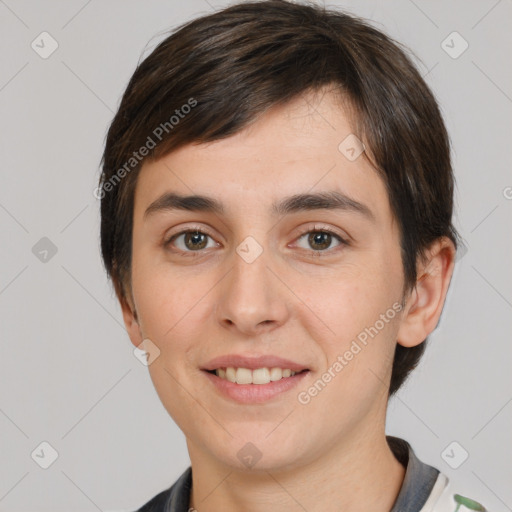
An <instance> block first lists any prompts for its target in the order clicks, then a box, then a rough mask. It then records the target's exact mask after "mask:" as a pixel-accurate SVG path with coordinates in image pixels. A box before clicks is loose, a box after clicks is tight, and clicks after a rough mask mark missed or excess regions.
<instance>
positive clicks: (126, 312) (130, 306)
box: [116, 290, 144, 347]
mask: <svg viewBox="0 0 512 512" xmlns="http://www.w3.org/2000/svg"><path fill="white" fill-rule="evenodd" d="M116 293H117V298H118V300H119V304H120V305H121V311H122V313H123V320H124V325H125V327H126V331H127V332H128V336H129V337H130V340H131V342H132V343H133V345H135V346H136V347H138V346H139V345H140V344H141V343H142V340H143V339H144V338H143V336H142V331H141V328H140V326H139V321H138V318H137V311H136V309H135V306H134V301H133V298H132V299H130V298H127V297H126V295H125V294H124V292H122V291H120V290H116ZM130 295H131V292H130Z"/></svg>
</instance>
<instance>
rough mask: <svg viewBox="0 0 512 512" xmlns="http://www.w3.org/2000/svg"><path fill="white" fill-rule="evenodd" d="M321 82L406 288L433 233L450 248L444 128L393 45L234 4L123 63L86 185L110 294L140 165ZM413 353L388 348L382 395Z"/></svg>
mask: <svg viewBox="0 0 512 512" xmlns="http://www.w3.org/2000/svg"><path fill="white" fill-rule="evenodd" d="M326 85H334V86H335V87H336V89H337V90H339V91H340V92H341V93H342V94H343V95H344V97H346V98H347V99H348V101H349V102H350V104H351V106H352V107H354V110H355V112H356V116H355V117H356V122H355V124H356V126H355V127H354V130H355V131H356V133H357V135H358V137H359V138H360V139H361V140H363V141H364V143H365V146H366V148H367V149H368V152H367V153H369V154H371V159H372V162H373V164H374V166H375V167H376V169H377V170H378V172H379V173H380V175H381V176H382V178H383V180H384V182H385V184H386V187H387V191H388V195H389V199H390V204H391V207H392V211H393V214H394V215H395V217H396V219H397V221H398V224H399V228H400V236H401V242H400V243H401V251H402V261H403V267H404V278H405V284H406V288H407V289H411V288H412V287H413V286H414V284H415V282H416V278H417V276H416V262H417V259H418V258H419V257H421V256H422V255H423V253H424V251H425V249H426V248H427V247H428V246H429V245H430V244H431V243H432V242H433V241H434V240H436V239H438V238H440V237H443V236H446V237H448V238H450V239H451V240H452V241H453V242H454V244H455V245H457V238H458V236H457V233H456V230H455V228H454V227H453V225H452V220H451V219H452V208H453V189H454V178H453V172H452V168H451V162H450V143H449V138H448V134H447V132H446V128H445V125H444V123H443V119H442V116H441V114H440V111H439V108H438V105H437V103H436V100H435V98H434V96H433V94H432V92H431V91H430V90H429V88H428V86H427V85H426V83H425V81H424V80H423V78H422V77H421V75H420V74H419V72H418V71H417V69H416V67H415V66H414V65H413V63H412V61H411V60H410V58H409V57H408V56H407V53H406V51H405V50H404V49H402V47H401V45H400V44H399V43H397V42H395V41H393V40H392V39H391V38H390V37H388V36H386V35H385V34H384V33H383V32H381V31H379V30H377V29H375V28H374V27H372V26H371V25H370V24H369V23H367V22H365V21H363V20H361V19H359V18H357V17H355V16H352V15H348V14H345V13H342V12H339V11H337V10H328V9H325V8H322V7H319V6H316V5H314V4H311V3H309V4H306V3H304V4H298V3H292V2H290V1H286V0H263V1H250V2H243V3H239V4H235V5H232V6H230V7H228V8H225V9H223V10H221V11H218V12H215V13H213V14H210V15H207V16H203V17H200V18H197V19H194V20H192V21H190V22H187V23H185V24H183V25H181V26H180V27H178V28H177V29H176V30H174V31H173V32H172V33H171V35H170V36H168V37H167V38H166V39H165V40H163V41H162V42H161V43H160V44H158V46H157V47H156V48H155V49H154V50H153V51H152V53H151V54H150V55H149V56H148V57H147V58H145V59H144V60H143V61H142V62H141V63H140V64H139V65H138V67H137V69H136V70H135V72H134V74H133V76H132V78H131V80H130V82H129V84H128V86H127V89H126V91H125V93H124V95H123V98H122V101H121V103H120V106H119V109H118V111H117V113H116V115H115V117H114V119H113V121H112V124H111V126H110V129H109V131H108V134H107V138H106V144H105V151H104V154H103V160H102V163H103V169H102V174H101V177H100V182H99V188H98V190H99V191H100V197H101V249H102V256H103V261H104V264H105V267H106V270H107V273H108V275H109V276H110V277H111V279H112V281H113V284H114V286H115V290H116V293H117V295H118V297H119V298H120V300H125V299H126V297H127V296H129V295H128V294H130V293H131V284H130V269H131V241H132V227H133V204H134V191H135V186H136V183H137V175H138V171H139V170H140V168H141V165H142V163H143V162H144V161H145V160H146V159H158V158H160V157H162V156H164V155H166V154H168V153H170V152H171V151H173V150H175V149H177V148H179V147H181V146H183V145H185V144H188V143H192V142H194V143H202V142H210V141H215V140H219V139H222V138H225V137H229V136H231V135H233V134H235V133H237V132H239V131H241V130H242V129H243V128H244V127H246V126H247V125H248V124H249V123H251V122H253V121H254V120H255V119H256V118H257V117H258V116H260V115H261V114H262V113H264V112H265V111H266V110H268V109H269V108H270V107H272V106H274V105H277V104H284V103H286V102H287V101H288V100H291V99H293V98H295V97H297V96H298V95H300V94H303V93H305V92H307V91H310V90H313V91H315V90H319V89H320V88H321V87H323V86H326ZM185 105H189V106H190V108H187V109H185V108H184V106H185ZM192 106H193V108H192ZM185 113H186V115H181V114H185ZM172 117H174V118H175V119H174V120H172V119H171V118H172ZM158 127H160V128H159V129H158ZM155 132H156V133H157V134H158V137H157V136H156V135H155ZM149 139H151V141H152V142H153V143H154V144H150V143H149ZM154 139H158V143H156V144H155V142H156V141H155V140H154ZM340 142H341V141H340ZM143 147H146V151H144V152H142V151H140V153H139V150H141V149H142V148H143ZM142 153H144V156H141V154H142ZM135 155H136V157H135ZM127 162H130V165H128V166H127ZM424 349H425V343H420V344H419V345H418V346H416V347H412V348H405V347H403V346H401V345H399V344H397V347H396V351H395V355H394V363H393V371H392V377H391V384H390V391H389V393H390V394H393V393H394V392H395V391H396V390H397V389H398V388H399V387H400V386H401V384H402V383H403V382H404V380H405V379H406V377H407V375H408V374H409V372H410V371H411V370H412V369H413V368H414V367H415V366H416V365H417V364H418V362H419V360H420V357H421V355H422V354H423V351H424Z"/></svg>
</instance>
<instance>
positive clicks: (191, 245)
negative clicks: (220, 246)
mask: <svg viewBox="0 0 512 512" xmlns="http://www.w3.org/2000/svg"><path fill="white" fill-rule="evenodd" d="M208 239H211V237H210V235H208V234H206V233H203V232H202V231H198V230H188V231H182V232H181V233H177V234H176V235H174V236H172V237H171V239H170V240H169V241H168V242H166V243H165V245H166V246H169V245H173V246H174V247H176V248H177V249H178V250H179V251H183V252H198V251H201V250H202V249H206V248H207V247H208ZM212 242H213V240H212ZM210 247H211V246H210ZM213 247H215V243H214V242H213Z"/></svg>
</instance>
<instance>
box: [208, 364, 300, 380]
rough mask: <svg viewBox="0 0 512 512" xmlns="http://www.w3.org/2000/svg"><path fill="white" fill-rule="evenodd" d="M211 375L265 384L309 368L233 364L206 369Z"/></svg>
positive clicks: (224, 378) (287, 377)
mask: <svg viewBox="0 0 512 512" xmlns="http://www.w3.org/2000/svg"><path fill="white" fill-rule="evenodd" d="M205 371H206V372H208V373H209V374H211V375H215V376H217V377H219V378H220V379H223V380H226V381H228V382H231V383H233V384H240V385H244V384H256V385H265V384H270V383H271V382H278V381H281V380H283V379H289V378H290V377H293V376H294V375H297V374H302V373H305V372H308V371H309V370H308V369H304V370H299V371H293V370H291V369H290V368H279V367H273V368H266V367H263V368H254V369H251V368H235V367H233V366H228V367H223V368H216V369H215V370H205Z"/></svg>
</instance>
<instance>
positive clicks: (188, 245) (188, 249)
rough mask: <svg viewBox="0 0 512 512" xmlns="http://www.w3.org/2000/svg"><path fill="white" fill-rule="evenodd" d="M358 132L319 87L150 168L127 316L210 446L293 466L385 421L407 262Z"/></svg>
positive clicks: (163, 391) (140, 189)
mask: <svg viewBox="0 0 512 512" xmlns="http://www.w3.org/2000/svg"><path fill="white" fill-rule="evenodd" d="M352 132H353V129H352V127H351V124H350V121H349V116H348V115H347V113H346V111H345V110H344V109H343V108H342V106H341V105H340V103H339V101H336V99H335V97H334V96H333V95H332V94H331V93H329V92H328V93H326V94H324V95H323V96H321V95H318V94H317V95H309V96H304V97H302V98H299V99H296V100H294V101H292V102H291V103H288V104H287V105H285V106H279V107H275V108H273V109H271V110H270V111H268V112H267V113H266V114H265V115H263V116H262V117H260V118H259V119H258V121H257V122H255V123H254V124H252V125H251V126H250V127H249V128H247V129H245V130H244V131H242V132H240V133H238V134H236V135H234V136H232V137H229V138H227V139H224V140H220V141H216V142H214V143H209V144H200V145H188V146H185V147H183V148H181V149H179V150H177V151H175V152H173V153H171V154H169V155H167V156H165V157H163V158H161V159H160V160H158V161H154V162H149V163H146V164H145V165H144V166H143V168H142V170H141V172H140V175H139V178H138V183H137V187H136V192H135V206H134V225H133V249H132V250H133V256H132V297H133V306H134V308H135V310H136V317H131V316H130V313H129V312H128V311H125V321H126V322H127V325H128V329H129V332H130V336H131V339H132V342H133V343H134V344H139V343H141V341H142V340H143V339H149V340H151V344H153V345H152V346H156V347H157V348H158V350H159V351H160V352H159V355H158V357H156V359H155V360H154V361H153V362H152V363H151V364H150V365H149V371H150V374H151V378H152V380H153V383H154V385H155V388H156V390H157V392H158V395H159V397H160V399H161V401H162V403H163V405H164V406H165V408H166V409H167V411H168V412H169V414H170V415H171V416H172V417H173V418H174V420H175V421H176V423H177V424H178V425H179V427H180V428H181V429H182V430H183V432H184V433H185V435H186V437H187V441H188V444H189V450H191V452H193V453H194V455H195V456H198V457H199V456H201V457H205V458H210V459H211V460H215V461H218V462H219V463H220V464H225V465H227V466H231V467H233V466H235V467H237V468H243V466H244V464H246V465H247V464H248V462H247V461H248V460H249V459H247V458H244V456H246V455H249V456H251V455H252V456H253V457H256V458H259V457H261V458H260V459H259V461H258V463H257V468H259V469H266V470H269V469H273V470H277V469H279V468H285V467H287V468H292V467H294V466H299V465H303V464H308V463H311V462H313V461H315V460H318V459H320V458H322V457H323V458H324V459H325V458H327V457H329V456H334V454H335V453H336V451H337V450H339V449H342V447H347V446H348V445H349V444H350V445H351V446H354V445H353V443H354V442H356V441H357V439H359V438H360V437H361V436H374V435H377V433H378V434H381V431H383V429H384V419H385V408H386V401H387V389H388V381H389V377H390V372H391V364H392V358H393V352H394V348H395V344H396V340H397V333H398V329H399V326H400V323H401V321H402V320H401V317H402V313H401V312H400V313H399V310H400V303H401V301H402V290H403V284H404V281H403V267H402V262H401V256H400V243H399V232H398V226H397V223H396V221H395V220H394V218H393V215H392V213H391V209H390V204H389V199H388V196H387V193H386V190H385V185H384V183H383V181H382V180H381V178H380V177H379V176H378V174H377V173H376V171H375V170H374V169H373V168H372V167H371V165H370V163H369V162H368V160H367V159H366V158H365V157H364V154H363V155H361V156H359V157H358V158H355V159H354V156H357V150H358V147H357V146H355V145H354V144H355V143H354V140H353V139H351V138H349V139H347V140H346V142H345V143H344V144H342V145H341V149H339V146H340V143H342V142H343V141H344V140H345V139H346V138H347V137H348V136H349V135H351V134H352ZM352 149H353V151H352ZM177 196H183V197H186V196H205V197H206V198H208V200H204V199H203V200H195V201H193V200H186V199H183V198H182V199H181V200H180V201H178V200H177ZM146 343H147V342H146ZM148 347H149V345H148ZM148 349H149V352H150V353H151V350H152V349H151V348H148ZM154 353H155V354H156V352H154ZM228 368H234V370H233V369H228ZM237 368H241V370H237ZM264 368H267V369H268V370H265V369H264ZM272 368H274V370H272ZM276 368H277V369H276ZM217 369H220V371H219V372H218V373H219V375H218V376H217V375H215V370H217ZM282 370H292V371H294V372H295V374H290V376H286V375H288V373H289V372H288V371H284V372H283V371H282ZM228 378H229V379H231V380H235V381H236V382H230V380H228ZM272 379H277V380H272ZM251 382H252V383H251ZM247 443H252V445H247ZM240 450H241V451H240ZM254 460H256V459H254Z"/></svg>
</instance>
